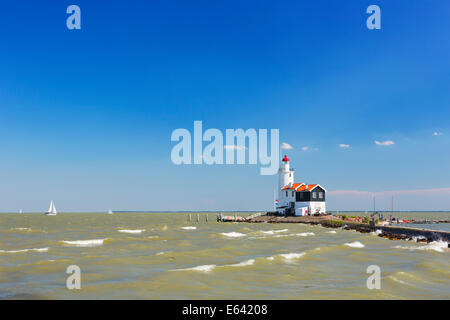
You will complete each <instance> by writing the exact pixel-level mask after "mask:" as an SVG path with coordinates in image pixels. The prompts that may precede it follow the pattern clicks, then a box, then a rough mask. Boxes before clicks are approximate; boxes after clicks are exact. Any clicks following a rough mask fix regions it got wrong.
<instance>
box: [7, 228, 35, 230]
mask: <svg viewBox="0 0 450 320" xmlns="http://www.w3.org/2000/svg"><path fill="white" fill-rule="evenodd" d="M11 230H18V231H31V228H12V229H11Z"/></svg>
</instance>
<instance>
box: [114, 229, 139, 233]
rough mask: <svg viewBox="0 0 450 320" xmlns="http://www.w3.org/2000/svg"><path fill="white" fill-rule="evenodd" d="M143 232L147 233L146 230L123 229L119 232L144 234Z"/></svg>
mask: <svg viewBox="0 0 450 320" xmlns="http://www.w3.org/2000/svg"><path fill="white" fill-rule="evenodd" d="M143 231H145V229H135V230H131V229H122V230H119V232H122V233H142V232H143Z"/></svg>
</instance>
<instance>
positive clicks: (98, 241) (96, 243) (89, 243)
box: [62, 239, 106, 247]
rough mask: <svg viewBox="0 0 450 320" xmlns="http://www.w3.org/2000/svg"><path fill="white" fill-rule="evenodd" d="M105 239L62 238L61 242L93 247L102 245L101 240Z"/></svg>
mask: <svg viewBox="0 0 450 320" xmlns="http://www.w3.org/2000/svg"><path fill="white" fill-rule="evenodd" d="M105 240H106V239H92V240H74V241H68V240H63V241H62V242H64V243H65V244H68V245H71V246H75V247H95V246H101V245H103V241H105Z"/></svg>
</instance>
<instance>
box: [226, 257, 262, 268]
mask: <svg viewBox="0 0 450 320" xmlns="http://www.w3.org/2000/svg"><path fill="white" fill-rule="evenodd" d="M254 263H255V259H249V260H245V261H242V262H239V263H236V264H227V265H226V266H227V267H245V266H251V265H253V264H254Z"/></svg>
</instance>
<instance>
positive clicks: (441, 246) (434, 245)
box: [394, 241, 448, 252]
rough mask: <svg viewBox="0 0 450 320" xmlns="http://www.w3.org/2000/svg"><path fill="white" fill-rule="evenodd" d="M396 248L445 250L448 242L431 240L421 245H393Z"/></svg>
mask: <svg viewBox="0 0 450 320" xmlns="http://www.w3.org/2000/svg"><path fill="white" fill-rule="evenodd" d="M394 248H396V249H407V250H433V251H436V252H445V251H446V249H448V243H447V242H445V241H433V242H430V243H428V244H426V245H423V246H395V247H394Z"/></svg>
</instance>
